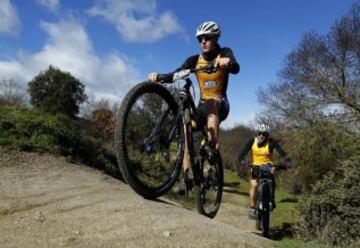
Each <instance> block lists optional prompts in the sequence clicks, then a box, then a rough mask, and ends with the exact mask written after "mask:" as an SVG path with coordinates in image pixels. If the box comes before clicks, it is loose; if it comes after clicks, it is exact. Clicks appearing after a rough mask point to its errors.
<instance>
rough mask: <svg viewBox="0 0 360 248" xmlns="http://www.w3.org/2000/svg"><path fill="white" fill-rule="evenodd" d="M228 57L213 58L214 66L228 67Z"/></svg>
mask: <svg viewBox="0 0 360 248" xmlns="http://www.w3.org/2000/svg"><path fill="white" fill-rule="evenodd" d="M230 62H231V61H230V58H216V59H215V68H218V67H220V68H224V67H228V66H229V64H230Z"/></svg>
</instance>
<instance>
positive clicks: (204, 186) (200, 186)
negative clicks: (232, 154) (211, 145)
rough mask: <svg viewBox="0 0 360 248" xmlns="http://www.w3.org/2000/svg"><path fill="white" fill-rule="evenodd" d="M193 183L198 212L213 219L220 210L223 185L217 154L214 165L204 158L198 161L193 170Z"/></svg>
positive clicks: (221, 168) (219, 159)
mask: <svg viewBox="0 0 360 248" xmlns="http://www.w3.org/2000/svg"><path fill="white" fill-rule="evenodd" d="M194 181H195V187H194V193H195V195H194V197H195V204H196V207H197V210H198V212H199V213H200V214H202V215H205V216H207V217H209V218H214V217H215V216H216V214H217V212H218V211H219V208H220V203H221V198H222V193H223V185H224V172H223V165H222V160H221V156H220V154H219V153H218V154H217V155H216V162H215V163H214V164H210V162H209V161H208V160H207V159H204V158H201V159H199V160H198V162H197V163H196V164H195V168H194Z"/></svg>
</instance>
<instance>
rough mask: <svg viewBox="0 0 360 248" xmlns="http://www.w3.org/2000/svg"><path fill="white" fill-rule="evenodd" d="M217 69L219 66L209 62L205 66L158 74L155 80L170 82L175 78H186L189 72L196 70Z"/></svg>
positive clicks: (209, 70) (208, 70) (175, 79)
mask: <svg viewBox="0 0 360 248" xmlns="http://www.w3.org/2000/svg"><path fill="white" fill-rule="evenodd" d="M217 70H219V66H215V64H214V63H209V64H208V65H206V66H202V67H198V68H191V69H185V70H180V71H177V72H173V73H167V74H158V76H157V80H156V81H157V82H159V83H172V82H175V81H177V80H181V79H183V80H184V79H186V78H188V77H189V76H190V74H191V73H196V72H198V71H203V72H206V73H212V72H216V71H217Z"/></svg>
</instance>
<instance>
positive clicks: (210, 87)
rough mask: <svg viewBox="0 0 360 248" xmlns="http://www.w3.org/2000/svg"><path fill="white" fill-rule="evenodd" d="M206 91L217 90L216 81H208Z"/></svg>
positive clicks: (205, 86) (205, 85)
mask: <svg viewBox="0 0 360 248" xmlns="http://www.w3.org/2000/svg"><path fill="white" fill-rule="evenodd" d="M204 88H205V89H213V88H216V82H215V81H207V82H205V84H204Z"/></svg>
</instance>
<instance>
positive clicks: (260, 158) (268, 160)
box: [238, 124, 292, 219]
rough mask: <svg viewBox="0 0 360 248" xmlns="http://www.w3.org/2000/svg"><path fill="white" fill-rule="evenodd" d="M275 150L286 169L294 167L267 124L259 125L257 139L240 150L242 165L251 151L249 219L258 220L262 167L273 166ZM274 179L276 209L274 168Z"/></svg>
mask: <svg viewBox="0 0 360 248" xmlns="http://www.w3.org/2000/svg"><path fill="white" fill-rule="evenodd" d="M274 149H276V150H277V152H278V153H279V154H280V155H281V156H282V157H283V158H284V160H285V163H286V167H288V168H290V167H291V166H292V163H291V159H290V158H289V157H288V155H287V153H286V152H285V151H284V150H283V149H282V147H281V146H280V145H279V143H278V142H277V141H276V140H274V139H272V138H271V137H270V127H269V126H268V125H266V124H259V125H258V126H257V127H256V137H254V138H251V139H249V140H248V141H247V142H246V143H245V145H244V146H243V147H242V149H241V150H240V153H239V156H238V161H239V162H240V164H242V161H244V157H245V155H246V154H247V153H248V152H249V151H250V150H251V164H252V165H253V166H252V168H251V176H250V192H249V194H250V209H249V218H250V219H255V218H256V210H255V202H256V199H255V198H256V192H257V187H258V181H257V179H258V176H259V173H260V167H261V166H266V165H269V164H270V165H273V151H274ZM271 174H272V175H271V177H272V182H273V184H272V188H273V190H272V192H273V194H272V196H273V198H272V199H271V200H272V208H275V201H274V199H275V180H274V179H275V178H274V168H272V170H271Z"/></svg>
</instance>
